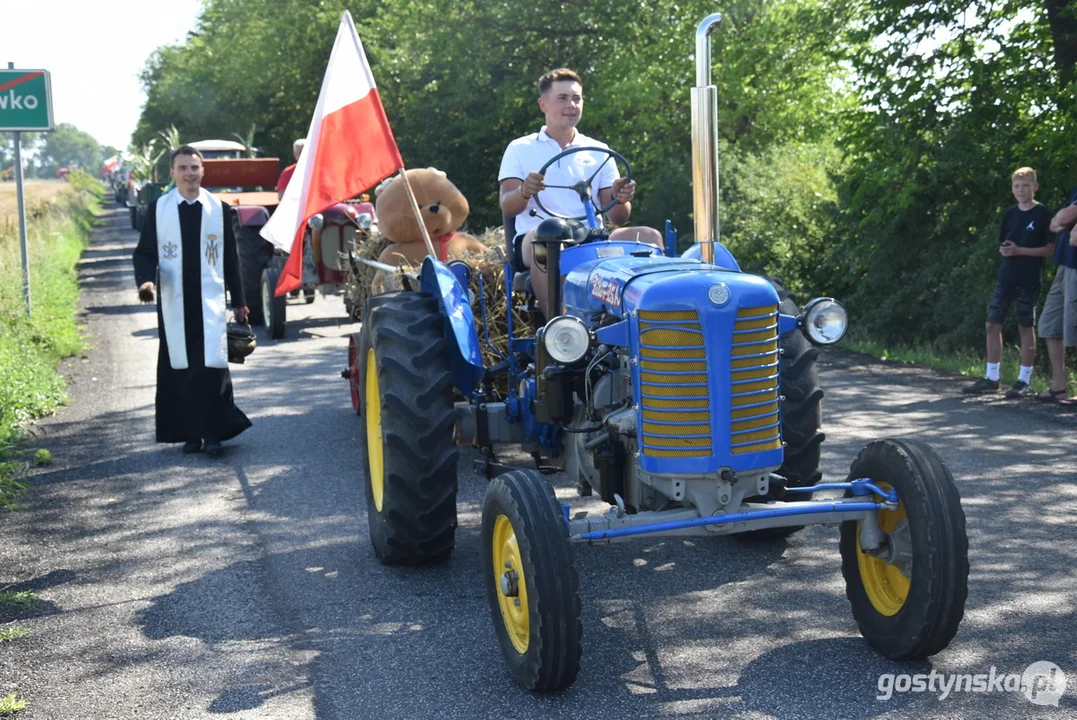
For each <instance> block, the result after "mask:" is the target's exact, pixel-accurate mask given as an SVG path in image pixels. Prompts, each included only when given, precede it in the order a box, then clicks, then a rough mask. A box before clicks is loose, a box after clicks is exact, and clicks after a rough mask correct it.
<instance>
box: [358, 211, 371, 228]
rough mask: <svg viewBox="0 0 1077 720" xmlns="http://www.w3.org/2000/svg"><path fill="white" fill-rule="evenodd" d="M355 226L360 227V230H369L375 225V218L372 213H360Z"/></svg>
mask: <svg viewBox="0 0 1077 720" xmlns="http://www.w3.org/2000/svg"><path fill="white" fill-rule="evenodd" d="M355 224H356V225H358V226H359V229H360V230H369V229H370V226H371V225H373V224H374V216H373V215H371V214H370V213H359V217H357V218H355Z"/></svg>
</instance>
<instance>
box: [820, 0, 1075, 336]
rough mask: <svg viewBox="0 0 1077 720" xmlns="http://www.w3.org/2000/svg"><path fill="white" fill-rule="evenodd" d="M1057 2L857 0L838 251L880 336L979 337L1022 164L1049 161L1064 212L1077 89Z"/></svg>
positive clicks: (1049, 197)
mask: <svg viewBox="0 0 1077 720" xmlns="http://www.w3.org/2000/svg"><path fill="white" fill-rule="evenodd" d="M1048 5H1050V3H1044V4H1033V5H1029V4H1028V3H1027V2H1023V1H1017V0H1001V1H995V2H993V1H990V0H976V1H974V2H968V1H965V2H958V1H957V0H942V1H941V2H940V1H934V2H930V3H929V2H907V1H901V0H859V2H857V3H856V4H855V10H853V11H851V14H852V15H853V16H855V17H857V18H858V21H857V23H856V25H855V26H854V27H853V28H852V30H851V31H850V33H849V38H850V45H849V48H848V58H849V60H850V62H851V63H852V64H853V67H854V68H855V75H856V77H857V78H858V82H857V84H856V87H855V91H856V93H857V99H858V102H857V103H856V104H855V105H854V106H853V107H851V108H850V109H849V111H848V112H847V113H846V115H845V117H844V118H843V122H842V125H841V135H840V138H841V142H842V147H843V149H844V150H845V152H846V162H847V163H848V168H849V170H848V172H847V173H846V174H845V176H844V177H843V179H842V183H841V196H840V204H841V206H842V208H843V210H844V213H845V217H846V221H847V227H846V228H845V229H844V230H843V232H842V235H844V237H845V241H844V242H843V243H842V244H843V248H842V251H841V253H840V256H841V258H842V260H841V263H842V265H843V266H844V267H846V268H847V269H848V272H849V274H848V282H847V286H846V288H845V293H846V295H847V296H848V297H850V298H852V299H853V300H854V301H855V302H854V304H855V305H859V306H861V307H865V308H870V313H864V314H862V316H861V318H860V319H861V322H862V323H863V324H864V326H865V327H866V328H867V329H868V330H869V331H870V332H871V333H872V334H873V335H875V336H877V337H880V338H883V339H903V338H905V339H907V338H916V339H926V340H941V341H942V343H943V344H944V345H968V344H970V343H975V342H977V341H979V339H980V338H981V337H982V327H983V321H984V308H985V307H986V303H987V299H988V297H989V294H990V290H991V287H992V285H993V283H994V278H995V273H996V271H997V268H998V264H999V255H998V250H997V246H996V244H995V238H996V237H997V232H998V223H999V221H1000V218H1001V214H1002V211H1003V210H1004V209H1005V208H1006V207H1007V206H1009V205H1012V204H1013V197H1012V196H1011V195H1010V192H1009V187H1010V175H1011V173H1012V172H1013V170H1015V169H1016V168H1018V167H1021V166H1025V165H1030V166H1032V167H1034V168H1036V169H1037V170H1038V171H1039V180H1040V185H1041V190H1040V193H1039V199H1040V200H1042V201H1044V202H1046V203H1047V204H1048V205H1049V206H1051V207H1054V208H1057V207H1058V205H1059V203H1060V202H1061V201H1062V200H1063V199H1064V196H1065V194H1066V192H1067V189H1068V185H1070V184H1072V183H1074V182H1075V181H1077V178H1075V177H1074V174H1073V170H1074V168H1073V157H1074V156H1073V142H1072V134H1073V128H1074V126H1075V121H1077V104H1075V96H1074V95H1075V89H1077V86H1075V85H1074V83H1073V82H1072V80H1071V78H1072V76H1073V66H1072V64H1070V65H1069V66H1060V65H1059V64H1058V59H1059V57H1064V56H1065V54H1064V53H1063V54H1061V55H1060V54H1058V53H1056V52H1055V42H1056V40H1055V37H1056V36H1055V34H1054V33H1053V30H1052V24H1051V22H1049V18H1048V12H1047V6H1048ZM1075 6H1077V3H1073V2H1070V3H1069V8H1068V11H1067V12H1069V17H1070V18H1072V17H1073V10H1074V8H1075ZM1067 136H1069V137H1068V138H1067Z"/></svg>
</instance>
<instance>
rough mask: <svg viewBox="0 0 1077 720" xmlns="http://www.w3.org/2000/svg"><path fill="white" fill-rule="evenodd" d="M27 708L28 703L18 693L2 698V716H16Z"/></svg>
mask: <svg viewBox="0 0 1077 720" xmlns="http://www.w3.org/2000/svg"><path fill="white" fill-rule="evenodd" d="M25 708H26V701H25V700H23V699H22V698H20V697H19V696H18V695H17V694H16V693H11V694H10V695H8V696H7V697H0V715H14V714H15V713H17V712H18V711H20V710H23V709H25Z"/></svg>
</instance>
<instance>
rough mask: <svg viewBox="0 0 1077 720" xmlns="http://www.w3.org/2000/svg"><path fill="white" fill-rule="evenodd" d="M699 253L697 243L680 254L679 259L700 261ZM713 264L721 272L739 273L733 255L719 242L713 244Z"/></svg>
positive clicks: (738, 266) (738, 267)
mask: <svg viewBox="0 0 1077 720" xmlns="http://www.w3.org/2000/svg"><path fill="white" fill-rule="evenodd" d="M700 252H701V251H700V247H699V243H693V244H692V246H691V247H689V248H688V249H687V250H685V251H684V252H683V253H681V257H682V258H694V259H696V260H700V259H701V257H700ZM714 264H715V265H717V266H718V267H720V268H722V269H723V270H732V271H733V272H740V265H737V261H736V260H734V259H733V253H731V252H729V248H727V247H726V246H725V245H723V244H722V243H720V242H716V243H714Z"/></svg>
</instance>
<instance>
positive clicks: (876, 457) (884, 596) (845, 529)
mask: <svg viewBox="0 0 1077 720" xmlns="http://www.w3.org/2000/svg"><path fill="white" fill-rule="evenodd" d="M858 478H870V479H871V480H872V482H874V483H875V484H876V485H878V486H879V487H880V489H882V490H884V491H889V490H890V489H894V490H896V491H897V494H898V502H899V507H898V509H897V510H878V511H876V512H877V515H878V518H879V525H880V526H881V528H882V530H883V531H884V532H886V533H888V534H891V533H892V535H890V537H892V538H894V537H896V538H897V540H898V542H899V543H900V545H899V547H898V548H895V549H892V550H890V554H892V555H894V556H895V557H897V556H900V557H902V558H906V557H908V558H910V560H909V561H910V562H911V563H912V568H911V570H908V569H906V570H902V569H901V567H900V566H898V565H895V564H892V563H888V562H887V561H886V560H884V559H883V558H881V557H876V556H874V555H868V554H867V553H865V552H864V551H863V550H861V549H860V523H859V522H844V523H842V524H841V542H840V544H839V546H840V548H841V572H842V575H844V576H845V595H846V597H848V598H849V603H850V605H852V610H853V617H854V618H855V619H856V624H857V627H858V628H859V629H860V634H861V635H863V636H864V638H865V639H866V640H867V641H868V643H870V644H871V646H872V647H874V648H875V649H876V650H878V651H879V652H880V653H882V654H883V655H885V656H886V657H888V658H891V659H893V660H923V659H924V658H927V657H930V656H931V655H935V654H936V653H938V652H940V651H941V650H943V649H944V648H945V647H946V646H947V645H949V644H950V641H951V640H953V638H954V635H956V634H957V628H958V625H960V623H961V618H962V617H963V616H964V614H965V600H966V599H967V598H968V576H969V543H968V536H967V535H966V532H965V513H964V511H963V510H962V509H961V496H960V494H959V493H958V490H957V486H956V485H955V484H954V479H953V476H952V475H951V474H950V470H949V468H947V467H946V464H945V463H944V462H943V461H942V459H941V458H940V457H939V456H938V455H937V454H936V453H935V451H934V450H932V449H931V447H930V446H929V445H927V444H926V443H921V442H916V441H913V440H876V441H875V442H873V443H870V444H869V445H868V446H867V447H865V448H864V449H863V450H861V451H860V454H859V455H857V457H856V460H855V461H854V462H853V464H852V467H851V468H850V469H849V480H850V481H852V480H855V479H858ZM846 496H847V497H848V494H847V495H846ZM868 497H871V498H875V497H876V496H874V495H871V496H868ZM864 499H867V498H864ZM910 556H911V557H910Z"/></svg>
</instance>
